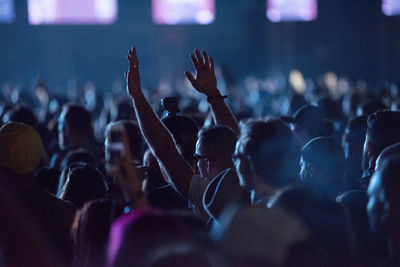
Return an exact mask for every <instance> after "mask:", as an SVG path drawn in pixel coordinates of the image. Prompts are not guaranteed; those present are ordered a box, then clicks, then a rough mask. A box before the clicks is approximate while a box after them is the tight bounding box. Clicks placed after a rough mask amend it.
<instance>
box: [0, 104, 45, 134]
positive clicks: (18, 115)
mask: <svg viewBox="0 0 400 267" xmlns="http://www.w3.org/2000/svg"><path fill="white" fill-rule="evenodd" d="M7 122H21V123H25V124H27V125H30V126H32V127H33V128H35V129H37V127H38V123H39V122H38V119H37V118H36V115H35V113H33V111H32V110H31V109H30V108H29V107H27V106H24V105H17V106H14V107H12V108H11V109H9V110H7V111H6V113H5V114H4V115H3V123H7Z"/></svg>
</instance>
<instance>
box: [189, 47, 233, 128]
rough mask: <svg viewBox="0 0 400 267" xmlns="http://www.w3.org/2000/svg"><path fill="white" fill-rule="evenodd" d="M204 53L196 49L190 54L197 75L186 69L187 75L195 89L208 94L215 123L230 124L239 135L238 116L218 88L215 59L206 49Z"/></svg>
mask: <svg viewBox="0 0 400 267" xmlns="http://www.w3.org/2000/svg"><path fill="white" fill-rule="evenodd" d="M202 54H203V55H202ZM202 54H201V53H200V51H199V50H198V49H196V50H195V54H191V55H190V58H191V59H192V62H193V66H194V68H195V70H196V75H197V77H196V78H194V77H193V74H192V73H190V72H189V71H186V72H185V75H186V77H187V78H188V79H189V81H190V83H191V84H192V86H193V87H194V89H196V90H197V91H198V92H200V93H202V94H204V95H206V96H207V101H208V103H209V104H210V108H211V112H212V114H213V117H214V121H215V124H220V125H225V126H228V127H230V128H232V130H233V131H234V132H235V133H236V134H237V135H239V134H240V130H239V125H238V123H237V121H236V118H235V116H234V115H233V113H232V112H231V110H230V109H229V107H228V106H227V105H226V104H225V101H224V97H223V96H222V95H221V93H220V91H219V90H218V88H217V79H216V77H215V71H214V59H213V58H212V57H209V56H208V55H207V52H206V51H202Z"/></svg>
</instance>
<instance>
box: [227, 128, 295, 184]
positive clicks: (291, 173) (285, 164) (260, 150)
mask: <svg viewBox="0 0 400 267" xmlns="http://www.w3.org/2000/svg"><path fill="white" fill-rule="evenodd" d="M298 158H299V146H298V143H297V140H296V139H295V137H294V136H293V134H292V132H291V131H290V129H289V127H288V126H287V125H286V124H285V123H284V122H282V121H280V120H270V121H256V120H254V121H249V122H247V123H245V124H242V125H241V135H240V138H239V140H238V141H237V142H236V148H235V154H234V156H233V159H234V163H235V167H236V170H237V172H238V175H239V178H240V182H241V185H242V186H245V187H248V188H253V187H254V183H255V182H261V183H264V184H267V185H269V186H273V187H283V186H286V185H289V184H292V183H295V182H296V180H297V176H298V161H297V160H296V159H298Z"/></svg>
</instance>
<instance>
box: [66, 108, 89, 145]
mask: <svg viewBox="0 0 400 267" xmlns="http://www.w3.org/2000/svg"><path fill="white" fill-rule="evenodd" d="M92 136H93V128H92V115H91V114H90V112H89V111H87V110H86V109H85V108H84V107H82V106H80V105H77V104H67V105H65V106H64V107H63V110H62V112H61V114H60V117H59V118H58V138H59V145H60V147H61V148H64V147H65V146H67V145H69V144H87V143H88V142H89V141H90V139H91V138H92Z"/></svg>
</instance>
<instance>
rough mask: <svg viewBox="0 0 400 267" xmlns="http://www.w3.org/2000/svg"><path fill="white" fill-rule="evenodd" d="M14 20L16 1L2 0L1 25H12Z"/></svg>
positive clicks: (0, 0) (0, 1)
mask: <svg viewBox="0 0 400 267" xmlns="http://www.w3.org/2000/svg"><path fill="white" fill-rule="evenodd" d="M14 20H15V11H14V0H0V23H11V22H13V21H14Z"/></svg>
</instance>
